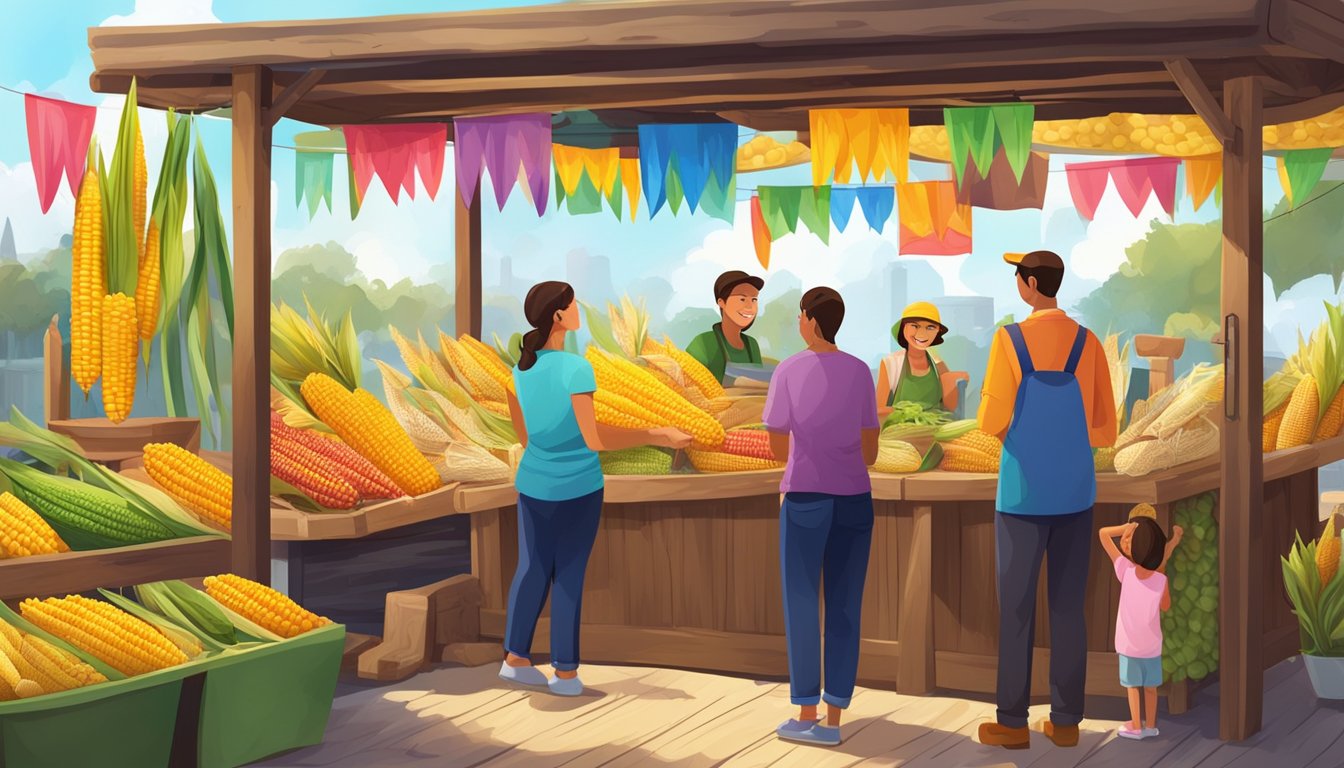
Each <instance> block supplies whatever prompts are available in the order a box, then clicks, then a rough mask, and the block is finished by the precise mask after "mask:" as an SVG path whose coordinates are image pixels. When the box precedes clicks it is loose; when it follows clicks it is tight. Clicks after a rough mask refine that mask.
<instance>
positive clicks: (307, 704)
mask: <svg viewBox="0 0 1344 768" xmlns="http://www.w3.org/2000/svg"><path fill="white" fill-rule="evenodd" d="M344 651H345V627H344V626H341V625H339V624H334V625H331V626H327V627H322V628H320V629H315V630H313V631H311V632H306V633H304V634H302V635H300V636H298V637H295V638H292V639H289V640H282V641H280V642H276V643H268V644H265V645H260V646H256V647H253V648H251V649H250V650H246V651H243V652H240V653H235V654H224V655H221V656H217V657H215V658H212V659H207V660H205V661H202V662H199V664H197V665H194V666H196V668H197V671H200V670H201V669H204V670H205V685H204V688H203V690H202V694H201V713H200V725H199V728H198V729H197V736H198V740H197V756H198V758H199V768H235V766H240V765H246V764H248V763H251V762H254V761H257V760H261V759H262V758H265V757H269V756H271V755H275V754H278V753H280V752H286V751H288V750H291V749H297V748H298V747H307V746H311V745H313V744H318V743H321V741H322V737H323V735H324V733H325V732H326V729H327V718H328V717H329V716H330V715H331V704H332V700H333V699H334V698H335V695H336V680H337V678H338V677H339V676H340V672H341V655H342V654H343V653H344Z"/></svg>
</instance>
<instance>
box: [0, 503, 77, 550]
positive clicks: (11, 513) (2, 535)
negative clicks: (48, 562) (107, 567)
mask: <svg viewBox="0 0 1344 768" xmlns="http://www.w3.org/2000/svg"><path fill="white" fill-rule="evenodd" d="M69 551H70V548H69V547H67V546H66V545H65V542H64V541H62V540H61V537H60V536H57V535H56V532H55V531H53V530H52V529H51V526H50V525H47V521H46V520H43V519H42V518H41V517H40V516H39V515H38V514H37V513H36V512H34V511H33V509H32V508H31V507H29V506H28V505H27V504H24V503H23V502H22V501H20V500H19V497H17V496H15V495H14V494H12V493H10V492H9V491H5V492H4V493H0V558H6V557H27V556H29V555H54V554H56V553H58V552H69Z"/></svg>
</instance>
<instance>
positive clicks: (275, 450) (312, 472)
mask: <svg viewBox="0 0 1344 768" xmlns="http://www.w3.org/2000/svg"><path fill="white" fill-rule="evenodd" d="M271 474H272V475H275V476H276V477H278V478H280V479H281V480H284V481H285V482H287V483H289V484H290V485H292V486H294V487H295V488H297V489H298V490H300V491H302V492H303V493H305V494H307V495H308V496H309V497H310V498H312V499H313V500H314V501H316V502H317V503H318V504H321V505H322V506H324V507H328V508H330V509H350V508H352V507H354V506H355V504H356V503H358V502H360V501H367V500H372V499H390V498H395V497H397V496H400V495H401V489H400V488H398V487H397V485H396V483H394V482H393V481H392V478H390V477H388V476H387V474H386V473H384V472H383V471H382V470H380V469H378V467H376V466H374V465H373V463H372V462H370V461H369V460H368V459H365V458H364V457H363V456H361V455H359V454H358V453H356V452H355V451H354V450H353V449H351V448H350V446H348V445H346V444H345V443H343V442H340V441H338V440H333V439H331V438H329V437H323V436H321V435H319V434H317V433H316V432H312V431H310V430H306V429H296V428H294V427H291V426H289V425H288V424H286V423H285V421H284V419H283V418H281V417H280V414H278V413H276V412H275V411H271Z"/></svg>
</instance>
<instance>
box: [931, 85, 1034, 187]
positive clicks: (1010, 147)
mask: <svg viewBox="0 0 1344 768" xmlns="http://www.w3.org/2000/svg"><path fill="white" fill-rule="evenodd" d="M1035 119H1036V107H1035V106H1033V105H1031V104H995V105H992V106H985V107H946V108H944V109H943V123H944V126H945V127H946V129H947V143H948V148H949V150H950V151H951V159H952V170H953V171H955V174H956V180H957V183H958V184H960V183H961V181H962V178H963V176H964V175H965V173H966V160H967V158H968V157H969V158H970V161H971V163H972V164H973V165H974V166H975V168H976V169H977V170H978V171H979V172H980V174H981V175H982V176H985V175H988V174H989V172H990V166H991V164H992V163H993V162H994V156H995V153H996V151H997V150H998V148H999V147H1002V148H1003V151H1004V154H1005V155H1007V157H1008V164H1009V166H1010V167H1011V168H1012V169H1013V175H1014V176H1015V177H1016V178H1017V180H1018V181H1019V182H1020V181H1022V174H1023V173H1024V172H1025V171H1026V167H1027V160H1028V159H1029V158H1030V156H1031V134H1032V127H1033V125H1034V124H1035Z"/></svg>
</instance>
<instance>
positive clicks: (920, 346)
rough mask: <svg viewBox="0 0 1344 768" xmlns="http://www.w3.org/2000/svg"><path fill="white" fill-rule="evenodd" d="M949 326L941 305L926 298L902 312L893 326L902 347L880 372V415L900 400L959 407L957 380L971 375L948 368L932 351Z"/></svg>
mask: <svg viewBox="0 0 1344 768" xmlns="http://www.w3.org/2000/svg"><path fill="white" fill-rule="evenodd" d="M947 330H948V329H947V326H946V325H943V321H942V318H941V316H940V315H939V313H938V308H937V307H935V306H934V305H933V304H931V303H929V302H927V301H917V302H915V303H914V304H911V305H910V306H908V307H906V308H905V311H904V312H902V313H901V319H900V322H898V323H896V325H895V326H894V327H892V329H891V335H892V336H893V337H895V339H896V343H897V344H899V345H900V346H901V348H900V349H898V350H896V351H895V352H893V353H891V354H890V355H887V356H886V357H885V358H884V359H883V360H882V367H881V369H880V370H879V371H878V375H877V412H878V416H879V417H882V418H885V417H886V416H887V415H888V414H890V413H891V411H892V406H893V405H895V404H896V403H901V402H912V403H919V404H920V405H922V406H924V407H925V408H926V409H932V408H937V409H940V410H944V411H954V410H956V408H957V382H959V381H970V378H971V377H970V375H969V374H967V373H966V372H964V371H949V370H948V369H947V364H946V363H944V362H943V361H941V360H938V359H935V358H934V356H933V355H932V354H931V353H930V352H929V348H930V347H935V346H937V345H939V344H942V343H943V337H944V336H946V335H947Z"/></svg>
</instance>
